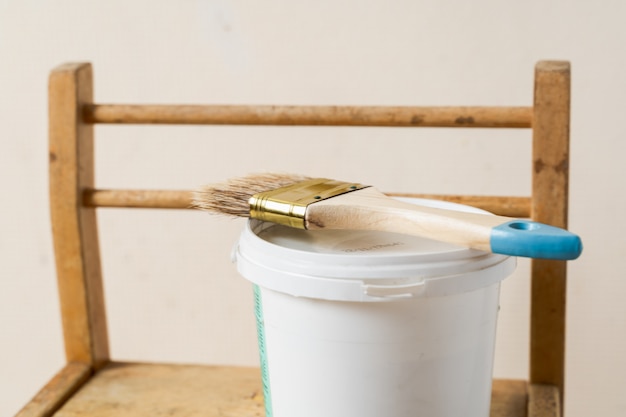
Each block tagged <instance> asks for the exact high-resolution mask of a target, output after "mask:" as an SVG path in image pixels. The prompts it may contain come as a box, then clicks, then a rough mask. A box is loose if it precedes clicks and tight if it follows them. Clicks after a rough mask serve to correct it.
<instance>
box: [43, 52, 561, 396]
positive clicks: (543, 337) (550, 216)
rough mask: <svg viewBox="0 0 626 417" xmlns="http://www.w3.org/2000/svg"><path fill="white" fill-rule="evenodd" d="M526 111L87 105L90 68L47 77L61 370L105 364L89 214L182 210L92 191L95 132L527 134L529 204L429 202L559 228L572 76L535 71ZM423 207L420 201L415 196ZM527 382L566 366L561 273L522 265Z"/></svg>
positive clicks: (556, 67)
mask: <svg viewBox="0 0 626 417" xmlns="http://www.w3.org/2000/svg"><path fill="white" fill-rule="evenodd" d="M534 88H535V90H534V103H533V105H532V106H528V107H358V106H357V107H355V106H341V107H335V106H213V105H207V106H181V105H176V106H174V105H172V106H169V105H159V106H156V105H151V106H140V105H101V104H95V103H94V102H93V92H92V91H93V80H92V70H91V65H90V64H88V63H77V64H66V65H62V66H60V67H58V68H56V69H54V70H53V71H52V73H51V75H50V82H49V117H50V131H49V134H50V199H51V212H52V213H51V214H52V227H53V237H54V248H55V256H56V266H57V276H58V285H59V293H60V300H61V310H62V321H63V330H64V339H65V349H66V356H67V360H68V362H81V363H85V364H89V365H90V366H92V367H93V368H94V369H98V368H99V367H101V366H103V365H104V364H105V363H106V362H107V361H108V359H109V348H108V335H107V323H106V316H105V307H104V298H103V286H102V274H101V267H100V253H99V244H98V231H97V227H96V214H95V213H96V208H97V207H140V208H187V207H189V202H190V199H191V192H190V191H185V190H183V191H145V190H135V191H128V190H101V189H97V188H96V187H95V184H94V164H93V160H94V130H93V125H94V124H96V123H109V124H110V123H118V124H124V123H133V124H231V125H300V126H302V125H310V126H404V127H420V126H422V127H423V126H428V127H453V128H469V127H486V128H503V127H504V128H530V129H532V157H533V161H532V195H531V196H530V197H528V198H524V197H506V196H505V197H477V196H431V195H429V196H427V197H435V198H443V199H446V200H450V201H456V202H461V203H465V204H470V205H475V206H478V207H481V208H485V209H487V210H489V211H492V212H494V213H497V214H503V215H509V216H515V217H531V218H532V219H534V220H536V221H539V222H543V223H548V224H552V225H555V226H559V227H563V228H566V227H567V209H568V178H569V162H568V161H569V113H570V65H569V63H567V62H552V61H545V62H539V63H538V64H537V65H536V68H535V84H534ZM416 196H422V197H423V196H424V195H416ZM531 273H532V283H531V285H532V293H531V304H532V305H531V334H530V342H531V345H530V382H531V383H537V384H550V385H555V386H558V387H559V389H560V392H561V396H562V395H563V382H564V365H565V295H566V279H565V278H566V264H565V262H562V261H548V260H533V261H532V266H531Z"/></svg>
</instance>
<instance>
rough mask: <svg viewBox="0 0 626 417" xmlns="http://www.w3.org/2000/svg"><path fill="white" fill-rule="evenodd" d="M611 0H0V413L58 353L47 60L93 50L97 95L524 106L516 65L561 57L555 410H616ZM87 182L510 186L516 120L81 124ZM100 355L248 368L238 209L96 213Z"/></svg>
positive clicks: (513, 288)
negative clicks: (562, 379)
mask: <svg viewBox="0 0 626 417" xmlns="http://www.w3.org/2000/svg"><path fill="white" fill-rule="evenodd" d="M625 17H626V3H624V2H622V1H618V0H616V1H603V2H583V1H575V2H572V1H566V0H558V1H551V2H546V1H540V0H532V1H525V2H519V1H495V0H478V1H473V2H461V1H452V0H445V1H442V0H436V1H435V0H427V1H425V0H422V1H416V0H397V1H391V2H389V1H381V0H378V1H364V0H359V1H356V0H344V1H341V2H337V1H328V0H316V1H298V2H294V1H286V0H266V1H262V2H261V1H244V0H238V1H226V0H223V1H208V0H205V1H202V0H180V1H176V2H174V1H163V0H135V1H120V0H112V1H107V2H88V1H78V0H64V1H62V0H56V1H52V0H22V1H11V0H1V1H0V57H1V58H0V181H1V184H2V185H1V188H0V189H1V190H2V195H3V198H2V208H1V213H2V216H0V414H1V415H11V414H12V413H15V412H16V411H17V410H18V409H19V408H20V407H21V406H22V405H23V404H24V403H25V402H26V401H27V400H28V399H29V398H30V397H31V396H32V395H33V394H34V393H35V392H36V391H37V390H38V389H39V388H40V387H41V386H43V384H44V383H45V382H46V381H47V380H48V379H49V378H50V377H51V376H52V375H53V374H54V373H55V372H57V371H58V370H59V369H60V368H61V366H62V365H63V363H64V356H63V347H62V337H61V327H60V319H59V313H58V310H59V306H58V301H57V294H56V283H55V276H54V260H53V259H54V258H53V253H52V244H51V235H50V225H49V215H48V196H47V143H46V141H47V101H46V100H47V98H46V93H47V75H48V73H49V71H50V70H51V69H52V68H53V67H54V66H56V65H58V64H60V63H62V62H66V61H90V62H92V63H93V65H94V72H95V91H96V100H97V102H101V103H104V102H119V103H190V104H192V103H226V104H238V103H241V104H362V105H375V104H378V105H473V104H476V105H529V104H531V102H532V80H533V66H534V64H535V62H536V61H538V60H541V59H564V60H569V61H571V62H572V66H573V78H572V82H573V108H572V160H571V167H572V183H571V212H570V226H571V229H572V230H573V231H575V232H577V233H579V234H580V235H581V236H582V237H583V239H584V243H585V252H584V254H583V256H582V257H581V258H580V259H579V260H577V261H575V262H571V263H570V265H569V271H570V279H569V290H568V303H569V309H568V342H567V352H568V356H567V394H566V410H567V415H568V416H569V417H583V416H590V415H602V416H605V417H618V416H623V415H624V412H625V411H626V396H624V395H623V387H624V386H625V385H626V354H625V353H626V334H625V330H626V303H624V302H623V299H624V296H625V294H626V277H625V276H624V273H623V272H622V268H621V267H620V265H621V264H620V262H621V261H622V260H623V259H624V257H625V256H626V242H625V241H624V236H626V227H625V224H624V222H623V221H622V219H621V218H622V216H623V215H624V213H625V212H626V193H625V188H626V169H625V168H624V166H625V164H624V162H623V155H624V154H625V152H626V141H625V140H624V133H625V128H624V123H623V122H622V119H623V113H624V97H625V96H626V81H625V78H624V71H623V69H624V67H625V65H626V53H625V50H626V26H624V18H625ZM96 136H97V152H98V155H99V156H98V160H97V163H98V169H97V181H98V183H99V185H100V186H102V187H129V188H130V187H137V188H183V189H186V188H192V187H195V186H197V185H199V184H201V183H204V182H208V181H217V180H221V179H224V178H228V177H231V176H236V175H242V174H245V173H248V172H254V171H258V170H278V171H291V172H302V173H304V174H309V175H324V176H330V177H333V178H340V179H346V180H350V179H354V180H359V181H362V182H369V183H373V184H376V185H378V186H379V188H381V189H383V190H387V191H415V192H441V193H448V192H459V193H464V192H472V193H479V194H504V195H527V194H528V193H529V190H530V179H529V176H528V175H527V173H528V172H529V170H530V141H529V138H530V135H529V132H527V131H521V132H518V131H509V130H501V131H489V130H482V129H480V130H473V131H470V132H459V131H450V130H436V129H417V130H402V129H400V130H393V129H362V128H354V129H349V128H346V129H340V128H317V129H314V128H294V129H285V128H268V127H266V128H261V127H159V128H152V127H116V126H103V127H98V128H97V130H96ZM99 221H100V226H101V238H102V250H103V257H104V258H103V259H104V273H105V280H106V297H107V307H108V310H109V321H110V324H109V325H110V336H111V346H112V353H113V357H114V358H115V359H130V360H147V361H151V360H159V361H169V362H199V363H232V364H245V365H254V364H256V361H257V356H256V355H257V353H256V347H255V343H256V339H255V330H254V323H253V315H252V309H251V305H250V298H251V295H250V288H249V286H248V284H247V283H246V282H244V281H243V280H242V279H240V278H239V277H238V276H237V275H236V274H235V272H234V270H233V266H232V265H230V263H229V260H228V259H229V251H230V247H231V245H232V244H233V242H234V241H235V239H236V236H237V233H238V230H239V228H240V227H241V222H240V221H225V220H224V219H214V218H209V217H208V216H207V215H205V214H204V213H192V212H176V211H166V210H164V211H147V212H146V211H127V210H108V211H102V212H101V215H100V218H99ZM527 272H528V264H527V263H526V262H521V265H520V268H519V271H518V273H517V274H516V275H515V276H513V277H511V278H509V279H508V280H507V281H506V282H505V285H504V289H503V295H502V302H501V304H502V310H501V320H500V328H499V334H498V338H499V339H498V347H497V356H496V370H495V373H496V376H498V377H513V378H524V377H525V376H526V373H527V366H528V360H527V354H528V351H527V348H526V346H527V344H528V336H527V331H528V319H527V317H528V280H527V278H526V275H527Z"/></svg>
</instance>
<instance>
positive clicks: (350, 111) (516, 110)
mask: <svg viewBox="0 0 626 417" xmlns="http://www.w3.org/2000/svg"><path fill="white" fill-rule="evenodd" d="M83 117H84V119H85V121H87V122H90V123H114V124H207V125H211V124H215V125H292V126H293V125H298V126H396V127H412V126H413V127H416V126H423V127H496V128H497V127H508V128H529V127H531V124H532V108H531V107H409V106H403V107H398V106H267V105H266V106H245V105H241V106H225V105H205V106H202V105H115V104H97V105H88V106H85V108H84V109H83Z"/></svg>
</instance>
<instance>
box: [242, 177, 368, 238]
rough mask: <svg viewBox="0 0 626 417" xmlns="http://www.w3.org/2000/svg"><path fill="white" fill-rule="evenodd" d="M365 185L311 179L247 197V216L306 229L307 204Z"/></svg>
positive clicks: (359, 188)
mask: <svg viewBox="0 0 626 417" xmlns="http://www.w3.org/2000/svg"><path fill="white" fill-rule="evenodd" d="M367 187H369V185H363V184H356V183H353V182H343V181H335V180H329V179H326V178H314V179H311V180H306V181H300V182H296V183H294V184H291V185H288V186H286V187H281V188H277V189H275V190H271V191H264V192H262V193H258V194H255V195H253V196H252V197H250V200H249V203H250V217H251V218H253V219H258V220H262V221H266V222H272V223H278V224H282V225H285V226H289V227H295V228H297V229H306V209H307V206H309V205H310V204H314V203H316V202H318V201H322V200H326V199H328V198H332V197H336V196H338V195H341V194H345V193H349V192H352V191H356V190H361V189H363V188H367Z"/></svg>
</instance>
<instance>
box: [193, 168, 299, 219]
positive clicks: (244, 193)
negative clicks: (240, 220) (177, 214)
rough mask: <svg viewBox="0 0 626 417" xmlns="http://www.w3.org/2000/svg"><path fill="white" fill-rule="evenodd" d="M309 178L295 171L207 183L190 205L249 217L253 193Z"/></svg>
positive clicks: (218, 212)
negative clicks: (294, 172) (293, 172)
mask: <svg viewBox="0 0 626 417" xmlns="http://www.w3.org/2000/svg"><path fill="white" fill-rule="evenodd" d="M307 179H310V178H309V177H306V176H303V175H298V174H295V175H294V174H277V173H262V174H251V175H247V176H245V177H238V178H231V179H229V180H227V181H225V182H222V183H218V184H209V185H206V186H204V187H202V188H201V189H200V190H198V191H196V192H194V195H193V202H192V207H194V208H197V209H200V210H205V211H208V212H211V213H216V214H226V215H229V216H238V217H250V205H249V203H248V201H249V200H250V197H252V196H253V195H255V194H258V193H261V192H264V191H270V190H275V189H277V188H281V187H286V186H287V185H291V184H294V183H296V182H300V181H305V180H307Z"/></svg>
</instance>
